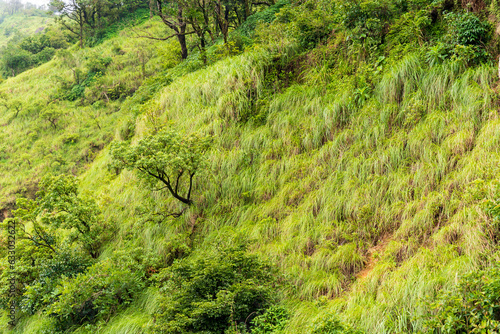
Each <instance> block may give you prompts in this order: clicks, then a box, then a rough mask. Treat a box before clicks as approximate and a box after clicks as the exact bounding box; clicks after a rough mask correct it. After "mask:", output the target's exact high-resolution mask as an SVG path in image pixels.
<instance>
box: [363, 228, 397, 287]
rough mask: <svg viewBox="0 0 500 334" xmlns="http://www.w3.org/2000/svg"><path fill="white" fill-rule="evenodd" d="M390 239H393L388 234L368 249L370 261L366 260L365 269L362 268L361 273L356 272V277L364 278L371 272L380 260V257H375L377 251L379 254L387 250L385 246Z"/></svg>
mask: <svg viewBox="0 0 500 334" xmlns="http://www.w3.org/2000/svg"><path fill="white" fill-rule="evenodd" d="M390 240H391V235H390V234H386V235H384V236H383V237H382V238H381V239H380V240H379V242H378V243H377V244H376V245H375V246H373V247H371V248H370V249H368V251H367V254H368V261H367V262H366V265H365V267H364V268H363V270H361V271H360V272H359V273H357V274H356V279H358V280H359V279H363V278H365V277H366V276H368V275H369V274H370V273H371V271H372V270H373V268H374V267H375V264H377V262H378V258H375V257H374V255H375V253H378V254H380V253H382V252H383V251H384V250H385V247H386V246H387V244H388V243H389V241H390Z"/></svg>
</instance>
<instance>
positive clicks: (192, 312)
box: [155, 248, 273, 334]
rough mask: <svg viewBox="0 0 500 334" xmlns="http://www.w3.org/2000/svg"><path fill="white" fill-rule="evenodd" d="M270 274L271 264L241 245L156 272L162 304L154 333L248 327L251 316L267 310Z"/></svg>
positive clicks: (177, 263)
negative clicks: (247, 251) (246, 250)
mask: <svg viewBox="0 0 500 334" xmlns="http://www.w3.org/2000/svg"><path fill="white" fill-rule="evenodd" d="M271 275H272V270H271V268H270V267H269V265H267V264H265V263H263V262H262V261H260V260H259V259H258V258H257V257H256V256H253V255H248V254H247V253H246V252H245V250H244V249H243V248H229V249H223V250H220V251H218V252H217V253H215V254H210V255H209V254H205V255H204V256H203V257H202V258H200V259H187V260H182V261H179V262H176V263H174V264H173V265H172V267H170V268H166V269H164V270H162V271H161V272H160V273H159V274H158V276H157V280H158V282H159V284H160V289H161V294H162V302H161V306H160V308H161V313H159V314H158V315H157V319H158V321H157V324H156V326H155V331H157V332H161V333H165V332H166V333H172V334H175V333H186V332H203V333H224V332H225V331H230V330H231V329H232V330H234V329H240V330H245V329H248V328H249V325H250V324H249V322H247V321H248V319H249V318H250V317H251V316H252V314H254V313H255V312H259V311H262V310H265V309H266V308H267V307H268V306H269V305H270V303H271V302H272V300H273V298H272V295H271V292H272V290H271V286H270V283H271V281H272V280H271Z"/></svg>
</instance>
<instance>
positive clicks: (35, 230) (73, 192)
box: [13, 175, 108, 258]
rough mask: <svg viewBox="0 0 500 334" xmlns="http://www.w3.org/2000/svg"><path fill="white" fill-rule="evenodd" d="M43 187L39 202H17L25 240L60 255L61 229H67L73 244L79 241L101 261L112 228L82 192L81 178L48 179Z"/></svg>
mask: <svg viewBox="0 0 500 334" xmlns="http://www.w3.org/2000/svg"><path fill="white" fill-rule="evenodd" d="M39 187H40V190H39V191H38V192H37V194H36V198H35V199H33V200H32V199H27V198H19V199H18V200H17V205H18V209H17V210H15V211H14V212H13V214H14V218H15V219H16V223H17V224H18V225H19V226H22V227H23V229H22V234H23V235H22V236H21V237H22V238H23V239H27V240H30V241H31V242H32V243H33V244H34V245H35V246H36V247H45V248H48V249H50V250H51V251H52V252H53V253H57V252H58V251H59V249H58V248H59V247H60V243H58V240H57V239H58V238H59V237H60V236H59V235H58V233H57V230H60V229H62V230H66V231H69V234H68V238H69V239H68V241H69V242H70V243H73V242H77V243H78V244H79V245H81V247H82V248H83V249H84V250H85V251H86V252H87V253H88V254H89V255H90V256H91V257H92V258H97V256H98V255H99V248H100V245H101V244H102V242H103V241H104V238H105V237H106V234H105V232H106V231H107V229H108V225H107V224H105V223H104V222H103V221H102V219H101V213H100V209H99V207H98V206H97V203H96V202H95V200H94V199H93V198H92V197H90V196H88V195H82V194H80V193H79V192H78V186H77V179H76V177H74V176H71V175H60V176H47V177H44V178H43V179H42V180H41V181H40V183H39Z"/></svg>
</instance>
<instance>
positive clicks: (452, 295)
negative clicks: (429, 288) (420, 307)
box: [425, 265, 500, 334]
mask: <svg viewBox="0 0 500 334" xmlns="http://www.w3.org/2000/svg"><path fill="white" fill-rule="evenodd" d="M428 305H429V307H430V309H431V314H430V315H428V316H425V326H426V328H427V329H428V330H429V332H433V333H447V334H459V333H494V332H496V331H498V330H500V267H499V266H498V265H497V266H495V267H493V268H491V269H487V270H483V271H477V272H473V273H470V274H468V275H466V276H464V277H463V278H461V279H460V281H459V282H458V284H457V285H456V286H454V287H452V288H451V289H449V290H444V291H441V292H440V293H439V294H438V296H437V298H436V301H435V302H429V303H428Z"/></svg>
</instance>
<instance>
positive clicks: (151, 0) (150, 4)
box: [149, 0, 155, 19]
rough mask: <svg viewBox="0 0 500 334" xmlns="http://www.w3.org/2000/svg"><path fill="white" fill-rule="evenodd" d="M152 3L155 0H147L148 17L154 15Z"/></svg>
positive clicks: (153, 3)
mask: <svg viewBox="0 0 500 334" xmlns="http://www.w3.org/2000/svg"><path fill="white" fill-rule="evenodd" d="M154 5H155V0H149V18H150V19H152V18H153V16H154Z"/></svg>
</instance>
